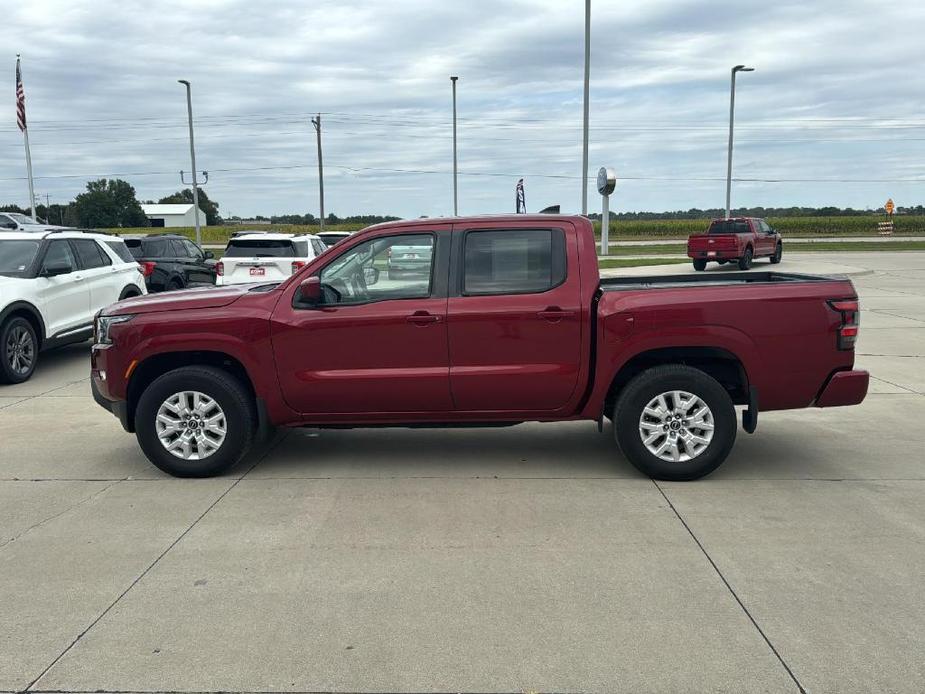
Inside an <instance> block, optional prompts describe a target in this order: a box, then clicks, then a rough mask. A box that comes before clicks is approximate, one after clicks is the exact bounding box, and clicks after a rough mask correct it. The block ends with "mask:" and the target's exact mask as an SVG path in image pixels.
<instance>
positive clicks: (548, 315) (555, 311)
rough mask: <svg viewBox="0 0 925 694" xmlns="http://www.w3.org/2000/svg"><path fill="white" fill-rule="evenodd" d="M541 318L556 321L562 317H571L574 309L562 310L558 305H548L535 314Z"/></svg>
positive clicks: (551, 321)
mask: <svg viewBox="0 0 925 694" xmlns="http://www.w3.org/2000/svg"><path fill="white" fill-rule="evenodd" d="M536 315H537V316H539V317H540V318H542V319H543V320H547V321H549V322H550V323H558V322H559V321H560V320H562V319H564V318H571V317H572V316H574V315H575V312H574V311H563V310H562V309H561V308H559V307H558V306H550V307H548V308H546V309H545V310H543V311H540V312H538V313H537V314H536Z"/></svg>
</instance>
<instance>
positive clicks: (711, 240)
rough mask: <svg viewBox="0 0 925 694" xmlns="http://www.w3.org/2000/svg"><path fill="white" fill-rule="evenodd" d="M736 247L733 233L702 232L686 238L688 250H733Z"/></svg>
mask: <svg viewBox="0 0 925 694" xmlns="http://www.w3.org/2000/svg"><path fill="white" fill-rule="evenodd" d="M737 248H738V238H737V237H736V235H735V234H702V235H700V236H691V237H690V238H689V239H688V240H687V250H689V251H697V252H700V251H734V250H736V249H737Z"/></svg>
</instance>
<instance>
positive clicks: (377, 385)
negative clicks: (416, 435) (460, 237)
mask: <svg viewBox="0 0 925 694" xmlns="http://www.w3.org/2000/svg"><path fill="white" fill-rule="evenodd" d="M421 237H427V242H428V243H430V244H431V245H433V244H434V243H436V245H437V248H438V253H437V254H436V256H437V258H438V259H442V260H439V261H438V262H435V263H434V265H432V272H431V273H425V274H423V275H421V276H416V277H409V278H402V279H400V280H389V279H387V273H386V271H385V267H386V263H387V253H388V249H389V247H390V245H394V244H395V243H402V244H407V243H414V242H420V240H421ZM441 237H446V238H441ZM448 237H449V233H448V232H447V233H444V234H439V233H437V234H433V233H429V232H428V233H421V232H416V233H415V234H394V233H393V234H391V235H389V234H385V235H382V236H379V237H376V238H374V239H373V240H371V241H366V242H363V243H360V244H355V245H353V246H352V247H350V248H347V249H345V250H344V251H343V252H342V253H339V254H338V255H337V256H336V257H334V253H333V252H332V253H331V255H332V259H331V261H330V262H329V263H328V264H327V265H326V266H325V267H324V268H322V269H321V270H320V272H319V273H316V274H318V275H319V276H320V277H321V280H322V282H323V287H325V296H326V303H323V304H321V305H318V306H315V307H304V308H303V307H299V306H298V305H296V306H293V300H292V297H291V296H290V297H288V298H287V297H284V298H283V299H282V300H281V301H280V303H279V305H278V306H277V309H276V312H275V313H274V316H273V321H272V331H273V351H274V355H275V358H276V365H277V370H278V373H279V380H280V387H281V389H282V392H283V397H284V398H285V400H286V402H287V403H288V404H289V406H290V407H292V408H293V409H295V410H296V411H298V412H301V413H305V414H307V415H310V414H320V415H335V414H338V413H368V414H374V413H397V412H420V411H425V412H448V411H451V410H452V409H453V406H452V400H451V398H450V388H449V366H448V359H449V357H448V351H447V323H446V290H445V281H444V282H442V283H441V282H438V281H436V277H437V275H438V274H439V273H440V272H441V269H440V268H441V267H442V273H443V275H444V277H445V275H446V272H447V265H448V262H449V261H448V259H449V238H448ZM375 244H378V245H375ZM364 247H369V248H364ZM360 259H366V261H365V264H364V262H361V261H360ZM435 266H439V267H435ZM364 268H374V269H376V270H380V269H381V273H378V274H379V276H378V278H376V279H377V281H375V282H374V283H373V279H374V278H372V277H369V281H370V284H368V285H367V284H366V279H365V277H366V275H365V274H364ZM338 297H339V298H340V300H341V301H340V302H337V301H336V299H337V298H338Z"/></svg>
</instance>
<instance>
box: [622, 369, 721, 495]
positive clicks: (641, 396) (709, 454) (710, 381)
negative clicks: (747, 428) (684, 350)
mask: <svg viewBox="0 0 925 694" xmlns="http://www.w3.org/2000/svg"><path fill="white" fill-rule="evenodd" d="M674 390H682V391H686V392H688V393H691V394H693V395H696V396H697V397H699V398H700V399H701V400H703V402H704V403H706V405H707V407H709V409H710V412H711V414H712V418H713V425H714V429H713V438H712V439H711V440H710V442H709V444H707V446H706V448H705V449H704V450H703V451H701V452H700V453H699V454H697V455H695V457H694V458H693V459H691V460H688V461H683V462H681V461H678V462H674V461H666V460H662V459H661V458H659V457H658V456H656V455H655V454H654V453H652V452H651V451H649V449H648V448H646V445H645V444H644V442H643V439H642V434H641V432H640V419H641V418H642V416H643V411H644V409H645V408H646V407H647V406H648V404H649V403H650V402H651V401H652V400H653V399H654V398H657V397H658V396H659V395H660V394H662V393H667V392H668V391H674ZM736 427H737V424H736V412H735V407H733V404H732V399H731V398H730V397H729V394H728V393H727V392H726V389H725V388H723V386H721V385H720V384H719V382H717V381H716V380H715V379H714V378H713V377H711V376H709V375H707V374H706V373H704V372H703V371H700V370H699V369H695V368H692V367H690V366H684V365H681V364H669V365H665V366H656V367H653V368H651V369H648V370H647V371H643V372H642V373H641V374H639V375H638V376H636V377H635V378H634V379H633V380H632V381H630V382H629V383H628V384H627V385H626V386H625V387H624V388H623V391H622V392H621V393H620V397H619V398H617V402H616V405H615V406H614V434H615V436H616V439H617V444H618V445H619V446H620V450H622V451H623V454H624V455H625V456H626V457H627V459H628V460H629V461H630V462H631V463H632V464H633V465H634V466H635V467H636V469H638V470H639V471H640V472H642V473H643V474H646V475H648V476H649V477H652V478H655V479H659V480H695V479H697V478H699V477H703V476H704V475H708V474H709V473H711V472H713V471H714V470H715V469H716V468H717V467H719V466H720V464H721V463H722V462H723V461H724V460H725V459H726V456H728V455H729V451H730V450H732V445H733V444H734V443H735V438H736ZM657 441H658V439H656V442H657Z"/></svg>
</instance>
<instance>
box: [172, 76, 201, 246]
mask: <svg viewBox="0 0 925 694" xmlns="http://www.w3.org/2000/svg"><path fill="white" fill-rule="evenodd" d="M177 82H179V83H180V84H182V85H185V86H186V113H187V116H188V117H189V156H190V164H191V166H192V167H193V218H194V219H195V220H196V245H197V246H201V245H202V230H201V229H200V228H199V183H198V182H197V180H196V145H195V144H194V141H193V95H192V90H191V88H190V83H189V81H188V80H177ZM180 180H181V181H182V180H183V172H182V171H181V172H180Z"/></svg>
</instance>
